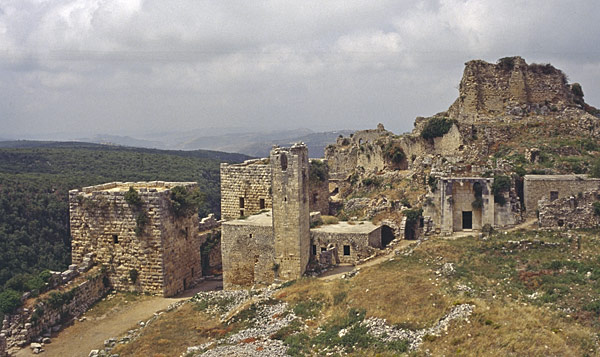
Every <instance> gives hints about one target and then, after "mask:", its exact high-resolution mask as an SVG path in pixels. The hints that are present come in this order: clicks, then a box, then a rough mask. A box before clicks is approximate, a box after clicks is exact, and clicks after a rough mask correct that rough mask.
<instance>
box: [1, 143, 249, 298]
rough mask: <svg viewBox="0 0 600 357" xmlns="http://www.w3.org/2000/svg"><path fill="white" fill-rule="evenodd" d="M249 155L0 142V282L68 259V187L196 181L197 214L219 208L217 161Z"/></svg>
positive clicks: (60, 265)
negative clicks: (200, 196)
mask: <svg viewBox="0 0 600 357" xmlns="http://www.w3.org/2000/svg"><path fill="white" fill-rule="evenodd" d="M248 158H249V157H248V156H245V155H241V154H228V153H222V152H216V151H206V150H195V151H168V150H156V149H140V148H130V147H121V146H108V145H99V144H89V143H77V142H37V141H10V142H6V141H5V142H0V286H1V285H2V284H4V283H5V282H6V281H7V280H9V279H10V278H11V277H13V276H14V275H15V274H19V273H31V272H35V271H39V270H41V269H53V270H61V269H64V268H66V267H67V265H68V264H69V263H70V261H71V259H70V233H69V205H68V192H69V190H70V189H74V188H80V187H84V186H90V185H96V184H100V183H105V182H110V181H153V180H163V181H195V182H198V184H199V187H200V188H201V190H202V191H203V192H204V194H205V200H204V204H203V206H202V207H201V208H200V214H201V216H204V215H206V214H207V213H210V212H214V213H216V214H218V213H219V212H220V190H219V164H220V163H221V162H240V161H243V160H246V159H248ZM0 290H1V289H0Z"/></svg>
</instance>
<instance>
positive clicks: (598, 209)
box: [592, 202, 600, 216]
mask: <svg viewBox="0 0 600 357" xmlns="http://www.w3.org/2000/svg"><path fill="white" fill-rule="evenodd" d="M592 207H594V214H595V215H596V216H600V202H594V203H592Z"/></svg>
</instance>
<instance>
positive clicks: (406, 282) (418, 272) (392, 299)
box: [347, 258, 453, 328]
mask: <svg viewBox="0 0 600 357" xmlns="http://www.w3.org/2000/svg"><path fill="white" fill-rule="evenodd" d="M350 285H351V287H350V289H349V292H348V299H347V301H348V306H349V307H355V308H363V309H365V310H366V312H367V317H369V316H374V317H380V318H385V319H387V320H388V322H389V323H391V324H399V325H402V326H406V327H410V328H423V327H429V326H431V325H432V324H433V323H435V322H437V321H438V320H439V319H441V318H442V317H443V316H444V315H445V314H446V313H448V311H449V310H450V308H451V306H452V302H453V301H452V299H451V298H450V297H449V296H447V295H446V294H444V293H443V291H442V290H441V289H440V284H439V282H437V281H436V278H435V276H434V275H433V274H432V273H431V271H430V270H428V269H427V267H426V266H423V265H422V264H420V263H419V262H418V261H416V260H413V259H410V258H404V259H398V260H395V261H390V262H386V263H383V264H380V265H378V266H373V267H369V268H366V269H363V270H361V272H360V273H359V274H358V275H357V277H356V278H354V280H353V281H352V283H351V284H350Z"/></svg>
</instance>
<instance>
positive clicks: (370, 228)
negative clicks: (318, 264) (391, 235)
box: [310, 222, 382, 264]
mask: <svg viewBox="0 0 600 357" xmlns="http://www.w3.org/2000/svg"><path fill="white" fill-rule="evenodd" d="M381 229H382V227H381V226H378V225H374V224H373V223H371V222H352V223H348V222H340V223H337V224H330V225H325V226H320V227H317V228H312V229H311V230H310V237H311V254H312V255H313V256H314V257H315V258H317V259H319V255H320V254H321V253H322V252H326V251H327V250H329V249H331V248H335V249H337V252H338V257H339V262H340V263H342V264H356V262H357V261H359V260H361V259H365V258H367V257H369V256H370V255H372V254H373V253H375V251H376V249H381V248H382V242H381Z"/></svg>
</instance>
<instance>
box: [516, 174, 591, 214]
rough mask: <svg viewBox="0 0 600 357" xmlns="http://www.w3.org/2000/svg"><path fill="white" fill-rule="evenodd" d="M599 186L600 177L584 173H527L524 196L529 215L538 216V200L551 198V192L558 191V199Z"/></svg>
mask: <svg viewBox="0 0 600 357" xmlns="http://www.w3.org/2000/svg"><path fill="white" fill-rule="evenodd" d="M599 188H600V179H593V178H588V177H586V176H584V175H525V180H524V184H523V196H524V204H525V210H526V213H527V216H529V217H535V216H536V210H537V209H538V201H539V200H541V199H542V198H546V199H547V200H550V192H553V191H554V192H558V199H562V198H568V197H571V196H575V197H577V195H578V194H580V193H584V192H586V191H592V190H597V189H599Z"/></svg>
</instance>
